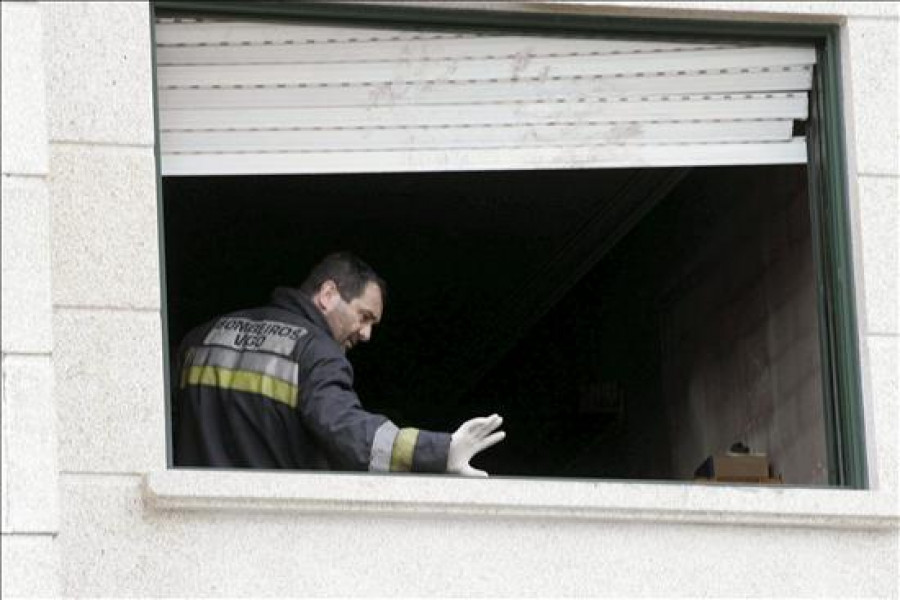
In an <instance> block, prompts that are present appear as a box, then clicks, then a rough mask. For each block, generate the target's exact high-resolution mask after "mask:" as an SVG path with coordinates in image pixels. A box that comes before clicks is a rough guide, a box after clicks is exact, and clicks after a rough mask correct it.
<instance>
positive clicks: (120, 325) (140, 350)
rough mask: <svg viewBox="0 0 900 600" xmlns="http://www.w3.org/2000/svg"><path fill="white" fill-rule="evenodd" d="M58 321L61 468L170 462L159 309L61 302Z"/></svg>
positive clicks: (111, 468)
mask: <svg viewBox="0 0 900 600" xmlns="http://www.w3.org/2000/svg"><path fill="white" fill-rule="evenodd" d="M53 328H54V366H55V378H56V403H57V407H58V408H57V410H58V412H59V422H60V430H59V464H60V469H61V470H62V471H79V472H98V473H102V472H129V473H143V472H148V471H153V470H156V469H164V468H165V467H166V458H165V452H166V434H165V406H164V403H165V393H164V390H163V365H162V330H161V326H160V317H159V314H158V313H157V312H154V311H127V310H92V309H60V308H57V309H56V312H55V314H54V319H53Z"/></svg>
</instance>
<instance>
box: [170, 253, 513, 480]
mask: <svg viewBox="0 0 900 600" xmlns="http://www.w3.org/2000/svg"><path fill="white" fill-rule="evenodd" d="M386 289H387V288H386V285H385V283H384V281H383V280H382V279H381V278H380V277H379V276H378V275H377V274H376V273H375V272H374V271H373V270H372V268H371V267H369V266H368V265H367V264H365V263H364V262H363V261H361V260H360V259H359V258H357V257H355V256H353V255H352V254H349V253H337V254H332V255H329V256H327V257H325V259H324V260H323V261H322V262H321V263H319V264H318V265H317V266H316V267H314V268H313V270H312V272H311V273H310V274H309V276H308V277H307V278H306V280H305V281H304V282H303V284H302V285H301V286H300V288H299V289H292V288H278V289H276V290H275V291H274V293H273V295H272V301H271V303H270V304H269V305H267V306H263V307H259V308H253V309H248V310H242V311H238V312H234V313H230V314H228V315H225V316H222V317H219V318H217V319H214V320H212V321H211V322H209V323H206V324H205V325H202V326H200V327H198V328H196V329H194V330H193V331H191V332H190V333H189V334H188V335H187V336H186V337H185V340H184V342H183V343H182V345H181V348H180V349H179V352H178V356H177V366H178V368H177V381H176V387H177V390H176V393H175V396H176V399H175V407H174V415H175V417H174V432H175V435H174V439H175V464H176V466H192V467H194V466H196V467H229V468H261V469H327V470H350V471H382V472H384V471H419V472H432V473H444V472H447V473H458V474H462V475H476V476H487V473H485V472H484V471H479V470H478V469H475V468H473V467H471V466H470V465H469V461H470V460H471V458H472V457H473V456H474V455H475V454H477V453H478V452H481V451H482V450H484V449H486V448H489V447H490V446H493V445H494V444H496V443H498V442H500V441H501V440H502V439H503V437H504V435H505V434H504V433H503V432H502V431H497V429H498V428H499V427H500V424H501V423H502V419H501V418H500V417H499V416H498V415H492V416H490V417H483V418H476V419H472V420H470V421H467V422H465V423H464V424H463V425H462V426H461V427H460V428H459V429H458V430H457V431H456V432H455V433H453V434H452V435H451V434H449V433H443V432H434V431H425V430H419V429H415V428H409V427H408V428H399V427H398V426H397V425H395V424H394V423H392V422H391V421H390V420H388V419H387V418H386V417H384V416H382V415H377V414H373V413H369V412H367V411H365V410H364V409H363V407H362V405H361V404H360V401H359V398H358V397H357V395H356V393H355V392H354V390H353V368H352V367H351V365H350V363H349V362H348V360H347V358H346V356H345V354H346V352H347V351H348V350H350V349H351V348H353V347H354V346H355V345H356V344H358V343H360V342H365V341H368V340H369V339H370V338H371V337H372V330H373V328H374V327H375V326H376V325H377V324H378V323H379V322H380V321H381V316H382V312H383V306H384V298H385V295H386Z"/></svg>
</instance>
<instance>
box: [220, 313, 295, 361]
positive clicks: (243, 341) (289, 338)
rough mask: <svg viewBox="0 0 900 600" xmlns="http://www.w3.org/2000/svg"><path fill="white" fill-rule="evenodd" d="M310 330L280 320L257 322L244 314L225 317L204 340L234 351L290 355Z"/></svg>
mask: <svg viewBox="0 0 900 600" xmlns="http://www.w3.org/2000/svg"><path fill="white" fill-rule="evenodd" d="M307 333H309V332H308V331H307V329H306V328H305V327H298V326H297V325H288V324H287V323H281V322H279V321H254V320H252V319H244V318H240V317H225V318H222V319H219V321H218V322H217V323H216V324H215V325H214V326H213V328H212V329H211V330H210V331H209V333H208V334H207V335H206V339H204V340H203V343H204V344H206V345H213V346H224V347H225V348H231V349H233V350H250V351H254V352H270V353H272V354H279V355H281V356H290V355H291V353H292V352H293V351H294V348H295V347H296V346H297V340H299V339H300V338H302V337H303V336H305V335H306V334H307Z"/></svg>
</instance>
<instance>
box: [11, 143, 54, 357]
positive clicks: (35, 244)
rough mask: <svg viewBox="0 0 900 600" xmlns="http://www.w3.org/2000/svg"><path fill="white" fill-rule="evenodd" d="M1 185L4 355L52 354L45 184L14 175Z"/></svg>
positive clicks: (39, 180) (31, 178)
mask: <svg viewBox="0 0 900 600" xmlns="http://www.w3.org/2000/svg"><path fill="white" fill-rule="evenodd" d="M45 145H46V142H45ZM0 185H2V196H3V201H2V202H0V209H2V239H0V246H2V265H3V266H2V269H3V271H2V279H3V291H2V306H3V311H2V324H3V336H2V348H3V352H27V353H41V352H44V353H46V352H50V348H51V345H52V341H51V338H52V335H51V323H50V318H49V316H50V202H49V199H48V197H47V185H46V182H45V180H44V179H43V178H38V177H16V176H13V177H6V176H4V177H3V178H2V183H0Z"/></svg>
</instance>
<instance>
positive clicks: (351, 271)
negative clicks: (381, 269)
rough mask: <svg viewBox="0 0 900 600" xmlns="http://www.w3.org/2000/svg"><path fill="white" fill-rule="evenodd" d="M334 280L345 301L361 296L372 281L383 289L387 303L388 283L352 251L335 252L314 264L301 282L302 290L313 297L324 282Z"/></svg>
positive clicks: (383, 300) (384, 300) (382, 293)
mask: <svg viewBox="0 0 900 600" xmlns="http://www.w3.org/2000/svg"><path fill="white" fill-rule="evenodd" d="M329 280H330V281H333V282H334V284H335V286H337V290H338V293H339V294H340V295H341V298H343V299H344V301H345V302H350V301H351V300H353V299H354V298H359V297H360V296H361V295H362V293H363V292H364V291H365V289H366V286H367V285H368V284H369V283H370V282H371V283H374V284H375V285H377V286H378V287H379V288H380V289H381V301H382V303H385V304H386V303H387V284H386V283H385V281H384V279H382V278H381V277H379V276H378V274H377V273H376V272H375V270H374V269H373V268H372V267H370V266H369V265H367V264H366V263H365V262H363V261H362V260H361V259H360V258H359V257H358V256H356V255H354V254H352V253H350V252H334V253H332V254H329V255H328V256H326V257H325V258H323V259H322V260H321V261H319V264H317V265H316V266H314V267H313V268H312V270H311V271H310V272H309V275H307V276H306V279H305V280H304V281H303V283H302V284H300V291H301V292H302V293H303V294H304V295H306V296H307V297H309V298H312V297H313V296H314V295H315V294H316V292H318V291H319V288H321V287H322V284H323V283H325V282H326V281H329Z"/></svg>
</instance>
